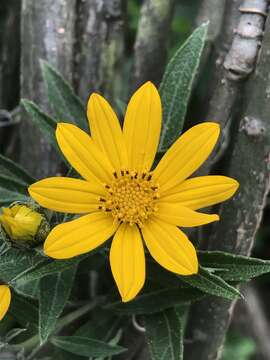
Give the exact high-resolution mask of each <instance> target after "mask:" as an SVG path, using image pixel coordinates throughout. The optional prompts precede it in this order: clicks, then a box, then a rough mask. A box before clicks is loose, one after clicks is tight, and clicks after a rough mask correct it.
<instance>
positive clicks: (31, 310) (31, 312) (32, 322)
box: [9, 292, 38, 335]
mask: <svg viewBox="0 0 270 360" xmlns="http://www.w3.org/2000/svg"><path fill="white" fill-rule="evenodd" d="M9 313H11V314H12V315H13V316H14V317H15V319H16V320H17V321H18V323H19V324H20V325H22V326H23V327H24V328H26V329H28V332H27V333H30V334H31V335H34V334H36V333H37V331H38V308H37V306H36V305H35V304H34V303H33V302H32V301H31V300H29V299H26V298H24V297H22V296H20V295H18V294H16V293H14V292H13V293H12V300H11V304H10V308H9ZM30 334H29V335H30Z"/></svg>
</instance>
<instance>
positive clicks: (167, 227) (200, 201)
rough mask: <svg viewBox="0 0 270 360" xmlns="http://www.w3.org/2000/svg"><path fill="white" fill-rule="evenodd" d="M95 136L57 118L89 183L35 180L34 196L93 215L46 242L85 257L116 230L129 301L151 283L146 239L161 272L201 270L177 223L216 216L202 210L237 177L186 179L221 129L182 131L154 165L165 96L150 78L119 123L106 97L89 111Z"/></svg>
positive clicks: (93, 99)
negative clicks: (146, 272) (147, 267)
mask: <svg viewBox="0 0 270 360" xmlns="http://www.w3.org/2000/svg"><path fill="white" fill-rule="evenodd" d="M87 114H88V119H89V125H90V130H91V136H90V135H88V134H87V133H85V132H83V131H82V130H80V129H79V128H78V127H76V126H74V125H72V124H66V123H59V124H58V126H57V130H56V138H57V141H58V144H59V147H60V149H61V150H62V152H63V154H64V155H65V157H66V158H67V160H68V161H69V162H70V164H71V165H72V166H73V167H74V168H75V169H76V170H77V171H78V173H79V174H80V175H81V176H82V178H83V179H84V180H80V179H72V178H64V177H54V178H48V179H44V180H41V181H38V182H37V183H35V184H33V185H31V186H30V188H29V192H30V195H31V196H32V197H33V198H34V199H35V200H36V201H37V202H38V203H39V204H41V205H42V206H44V207H46V208H49V209H51V210H55V211H62V212H68V213H74V214H85V213H86V214H87V215H83V216H81V217H80V218H77V219H75V220H72V221H69V222H67V223H64V224H60V225H57V226H56V227H55V228H54V229H53V230H52V232H51V233H50V234H49V236H48V237H47V239H46V241H45V244H44V251H45V253H46V254H47V255H48V256H50V257H53V258H56V259H64V258H70V257H73V256H76V255H79V254H83V253H86V252H88V251H91V250H93V249H95V248H96V247H97V246H99V245H101V244H103V243H104V242H105V241H106V240H107V239H109V238H110V237H111V236H112V235H114V237H113V241H112V246H111V250H110V265H111V269H112V273H113V276H114V279H115V281H116V284H117V286H118V289H119V292H120V294H121V297H122V300H123V301H129V300H131V299H133V298H134V297H135V296H136V295H137V293H138V292H139V291H140V289H141V288H142V286H143V284H144V281H145V255H144V245H143V243H145V245H146V247H147V248H148V250H149V252H150V254H151V255H152V257H153V258H154V259H155V260H156V261H157V262H158V263H159V264H160V265H161V266H163V267H164V268H166V269H167V270H169V271H172V272H174V273H177V274H182V275H191V274H196V273H197V272H198V260H197V255H196V251H195V248H194V246H193V245H192V243H191V242H190V241H189V240H188V238H187V236H186V235H185V234H184V233H183V232H182V230H180V229H179V227H193V226H199V225H203V224H208V223H211V222H213V221H216V220H218V219H219V217H218V215H216V214H204V213H201V212H198V211H197V210H198V209H200V208H204V207H206V206H209V205H213V204H216V203H219V202H222V201H224V200H226V199H228V198H230V197H231V196H232V195H233V194H234V193H235V191H236V189H237V187H238V183H237V182H236V181H235V180H233V179H231V178H228V177H224V176H204V177H195V178H191V179H189V176H190V175H191V174H192V173H193V172H194V171H196V170H197V169H198V167H199V166H200V165H201V164H202V163H203V162H204V161H205V160H206V159H207V157H208V156H209V154H210V153H211V151H212V149H213V147H214V146H215V144H216V141H217V139H218V136H219V125H218V124H216V123H202V124H199V125H196V126H194V127H193V128H191V129H190V130H188V131H187V132H185V133H184V134H183V135H182V136H181V137H180V138H179V139H178V140H177V141H176V142H175V143H174V144H173V145H172V146H171V148H170V149H169V150H168V151H167V152H166V154H165V155H164V156H163V158H162V159H161V160H160V162H159V164H158V165H157V166H156V168H155V169H154V170H152V165H153V161H154V158H155V154H156V151H157V147H158V143H159V136H160V130H161V101H160V97H159V94H158V91H157V89H156V88H155V86H154V85H153V84H152V83H150V82H147V83H146V84H144V85H143V86H142V87H140V88H139V89H138V90H137V91H136V92H135V94H134V95H133V96H132V98H131V100H130V102H129V104H128V107H127V112H126V116H125V121H124V126H123V129H121V127H120V124H119V122H118V119H117V117H116V114H115V113H114V111H113V109H112V108H111V107H110V105H109V103H108V102H107V101H106V100H105V99H104V98H103V97H101V96H100V95H98V94H93V95H91V96H90V99H89V102H88V109H87Z"/></svg>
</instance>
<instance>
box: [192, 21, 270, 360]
mask: <svg viewBox="0 0 270 360" xmlns="http://www.w3.org/2000/svg"><path fill="white" fill-rule="evenodd" d="M269 46H270V19H269V17H268V19H267V25H266V29H265V36H264V39H263V42H262V49H261V54H260V57H259V63H258V65H257V67H256V70H255V73H254V74H253V76H252V77H251V78H250V79H249V81H248V82H247V84H246V87H245V92H244V99H245V101H244V106H243V109H242V111H241V113H240V114H238V117H237V118H236V119H235V120H236V121H235V123H234V124H233V125H234V130H235V135H234V142H233V144H234V146H233V150H232V153H231V155H230V157H229V159H228V161H227V165H226V167H225V170H226V171H225V173H226V175H228V176H231V177H233V178H235V179H237V180H238V181H239V183H240V189H239V191H238V193H237V195H236V196H235V197H234V198H233V200H231V201H230V203H229V204H228V203H227V204H226V203H225V204H223V205H222V206H221V207H220V218H221V221H220V223H219V224H217V225H216V226H215V228H214V229H213V232H212V236H211V237H210V238H209V241H208V244H207V245H208V246H207V248H208V249H210V250H221V251H228V252H232V253H235V254H242V255H249V254H250V251H251V248H252V245H253V242H254V238H255V235H256V233H257V230H258V227H259V225H260V222H261V218H262V214H263V209H264V206H265V202H266V197H267V194H268V192H269V188H270V172H269V164H270V160H269V159H270V140H269V139H270V124H269V116H270V106H269V100H268V99H269V77H268V74H269V69H270V58H269V55H268V52H269V50H268V49H269ZM239 123H240V125H239ZM238 127H239V129H238ZM237 129H238V130H237ZM233 306H234V304H233V303H230V302H228V301H225V300H222V299H218V298H215V297H209V298H206V299H204V300H203V301H201V302H200V303H198V304H196V305H194V306H193V307H192V309H191V316H190V323H189V330H188V337H190V339H191V343H190V344H188V345H187V347H186V357H185V359H187V360H193V359H196V360H200V359H202V360H206V359H207V360H216V359H220V356H221V353H222V347H223V342H224V338H225V334H226V330H227V328H228V325H229V321H230V317H231V314H232V310H233Z"/></svg>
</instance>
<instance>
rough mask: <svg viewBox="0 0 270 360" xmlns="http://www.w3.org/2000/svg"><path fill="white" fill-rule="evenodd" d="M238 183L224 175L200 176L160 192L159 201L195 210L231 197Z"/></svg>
mask: <svg viewBox="0 0 270 360" xmlns="http://www.w3.org/2000/svg"><path fill="white" fill-rule="evenodd" d="M238 187H239V184H238V182H237V181H236V180H234V179H232V178H229V177H226V176H214V175H210V176H200V177H195V178H193V179H188V180H185V181H184V182H182V183H181V184H180V185H178V186H176V187H174V188H172V189H170V190H169V191H167V192H165V194H162V196H161V198H160V201H165V202H172V203H179V204H181V205H183V206H186V207H189V208H190V209H193V210H197V209H201V208H204V207H207V206H210V205H214V204H218V203H220V202H222V201H225V200H227V199H229V198H230V197H232V196H233V195H234V193H235V192H236V190H237V189H238Z"/></svg>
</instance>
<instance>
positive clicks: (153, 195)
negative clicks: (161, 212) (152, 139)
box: [99, 170, 159, 227]
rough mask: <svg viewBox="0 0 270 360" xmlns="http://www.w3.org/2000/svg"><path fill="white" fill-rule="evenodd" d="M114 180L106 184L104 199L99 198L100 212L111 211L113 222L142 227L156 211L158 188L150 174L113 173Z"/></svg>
mask: <svg viewBox="0 0 270 360" xmlns="http://www.w3.org/2000/svg"><path fill="white" fill-rule="evenodd" d="M114 177H115V179H114V180H113V181H112V182H111V184H106V185H105V187H106V190H107V195H106V198H100V206H99V209H100V210H104V211H111V213H112V216H113V217H114V218H115V220H118V221H120V222H126V223H129V224H130V225H133V224H137V225H138V226H139V227H142V226H143V223H144V221H145V220H146V219H147V218H149V216H150V215H152V214H154V213H155V212H156V211H157V205H156V200H157V199H158V197H159V193H158V186H157V185H156V184H155V183H154V182H153V181H152V175H151V174H150V173H138V172H135V171H131V172H130V171H128V170H126V171H124V170H121V172H120V173H117V172H114Z"/></svg>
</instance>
